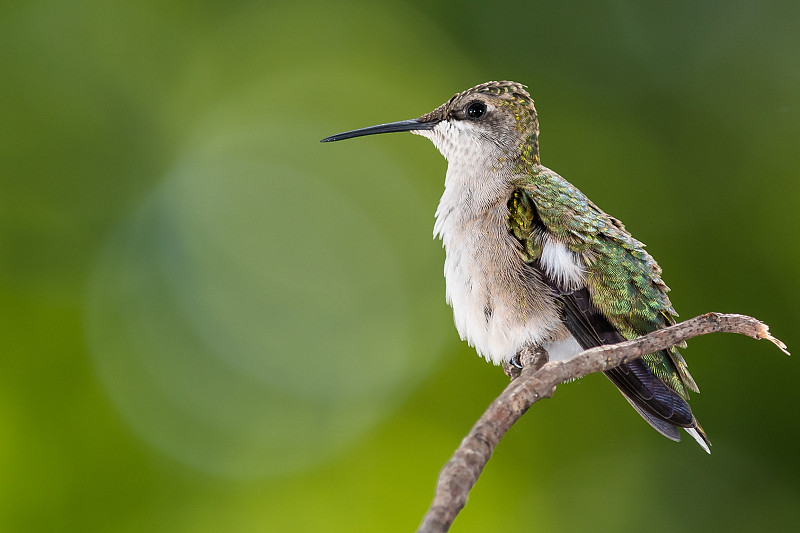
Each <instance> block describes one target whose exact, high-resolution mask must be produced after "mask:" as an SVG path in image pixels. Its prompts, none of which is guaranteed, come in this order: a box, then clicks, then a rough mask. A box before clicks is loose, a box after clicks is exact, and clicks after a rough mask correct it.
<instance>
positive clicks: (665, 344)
mask: <svg viewBox="0 0 800 533" xmlns="http://www.w3.org/2000/svg"><path fill="white" fill-rule="evenodd" d="M718 332H725V333H738V334H740V335H747V336H748V337H752V338H754V339H767V340H768V341H770V342H771V343H773V344H774V345H775V346H777V347H778V348H780V350H781V351H783V352H784V353H785V354H786V355H789V352H788V351H787V350H786V345H785V344H783V343H782V342H781V341H780V340H778V339H776V338H775V337H773V336H772V335H771V334H770V333H769V328H768V327H767V325H766V324H764V323H763V322H760V321H758V320H756V319H755V318H752V317H749V316H746V315H732V314H722V313H708V314H705V315H701V316H698V317H695V318H692V319H690V320H686V321H685V322H681V323H679V324H675V325H674V326H670V327H667V328H664V329H660V330H657V331H654V332H652V333H649V334H647V335H645V336H643V337H639V338H637V339H634V340H631V341H626V342H621V343H618V344H611V345H606V346H599V347H597V348H592V349H590V350H585V351H583V352H581V353H580V354H579V355H577V356H576V357H574V358H572V359H570V360H568V361H555V362H552V363H547V364H544V363H545V362H546V361H547V353H546V352H545V351H544V350H541V349H537V350H525V351H524V352H523V353H521V354H520V361H521V362H522V364H523V369H522V371H521V372H519V371H517V374H518V376H519V377H518V378H517V376H512V380H513V381H512V382H511V383H510V384H509V385H508V386H507V387H506V388H505V390H504V391H503V392H502V393H501V394H500V396H498V397H497V399H496V400H495V401H494V402H492V404H491V405H490V406H489V408H488V409H487V410H486V412H485V413H484V414H483V416H481V418H480V419H479V420H478V422H477V423H476V424H475V425H474V426H473V427H472V429H471V430H470V432H469V434H468V435H467V436H466V437H465V438H464V440H463V441H461V445H460V446H459V447H458V449H457V450H456V452H455V453H454V454H453V457H452V458H451V459H450V460H449V461H448V462H447V464H445V465H444V467H443V468H442V471H441V473H440V474H439V481H438V483H437V485H436V494H435V495H434V498H433V503H432V504H431V507H430V509H428V512H427V513H426V514H425V517H424V518H423V519H422V524H420V526H419V529H418V530H417V533H441V532H445V531H447V530H448V529H450V525H451V524H452V523H453V520H455V518H456V515H457V514H458V513H459V511H461V509H463V508H464V505H465V504H466V503H467V494H468V493H469V491H470V489H471V488H472V487H473V486H474V485H475V483H476V482H477V481H478V476H480V474H481V471H482V470H483V467H484V466H485V465H486V462H487V461H488V460H489V457H490V456H491V455H492V451H494V448H495V447H496V446H497V444H498V442H500V439H501V438H502V437H503V435H504V434H505V433H506V431H508V430H509V428H510V427H511V426H512V425H513V424H514V423H515V422H516V421H517V420H519V419H520V417H521V416H522V415H523V414H525V412H526V411H527V410H528V409H529V408H530V406H531V405H533V404H534V403H536V402H538V401H539V400H541V399H542V398H550V397H551V396H552V395H553V392H555V389H556V386H557V385H558V384H560V383H563V382H565V381H567V380H569V379H574V378H579V377H583V376H585V375H587V374H591V373H592V372H601V371H604V370H608V369H610V368H614V367H615V366H618V365H620V364H622V363H626V362H628V361H631V360H633V359H636V358H638V357H641V356H642V355H645V354H648V353H653V352H657V351H659V350H664V349H666V348H669V347H670V346H675V345H677V344H680V343H682V342H684V341H686V340H687V339H691V338H693V337H698V336H700V335H706V334H708V333H718ZM514 378H517V379H514Z"/></svg>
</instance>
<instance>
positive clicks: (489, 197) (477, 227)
mask: <svg viewBox="0 0 800 533" xmlns="http://www.w3.org/2000/svg"><path fill="white" fill-rule="evenodd" d="M397 131H410V132H411V133H414V134H417V135H422V136H424V137H427V138H428V139H430V140H431V141H432V142H433V144H434V145H435V146H436V148H438V149H439V151H440V152H441V153H442V155H444V157H445V159H447V161H448V167H447V175H446V176H445V181H444V193H443V194H442V198H441V200H440V201H439V207H438V208H437V209H436V223H435V225H434V235H435V236H438V237H440V238H441V239H442V243H443V246H444V248H445V252H446V259H445V263H444V275H445V281H446V286H447V302H448V303H449V304H450V305H451V306H452V307H453V314H454V317H455V325H456V328H457V329H458V332H459V334H460V335H461V338H462V339H466V340H467V341H468V342H469V344H470V345H471V346H474V347H475V349H476V350H477V352H478V354H480V355H482V356H483V357H485V358H486V359H487V360H489V361H492V362H493V363H495V364H501V363H503V362H511V363H513V364H516V365H517V366H519V354H520V352H521V351H522V350H523V349H530V348H533V347H542V348H544V349H545V350H546V351H547V353H548V355H549V359H550V360H551V361H554V360H565V359H570V358H572V357H574V356H575V355H577V354H578V353H579V352H580V351H581V350H582V349H587V348H592V347H594V346H599V345H602V344H613V343H617V342H621V341H624V340H627V339H633V338H635V337H637V336H640V335H644V334H646V333H648V332H651V331H653V330H656V329H659V328H662V327H665V326H668V325H670V324H674V323H675V319H674V317H675V316H677V313H676V312H675V310H674V309H673V308H672V304H671V303H670V301H669V298H668V297H667V294H666V293H667V291H668V290H669V288H668V287H667V286H666V285H665V284H664V282H663V281H662V280H661V268H660V267H659V266H658V264H657V263H656V262H655V260H654V259H653V258H652V257H651V256H650V254H648V253H647V252H645V250H644V244H642V243H641V242H639V241H637V240H636V239H634V238H633V237H632V236H631V235H630V233H628V232H627V230H626V229H625V226H623V225H622V223H621V222H620V221H619V220H617V219H615V218H613V217H611V216H609V215H608V214H606V213H605V212H603V211H602V210H601V209H600V208H599V207H597V206H596V205H595V204H594V203H592V202H591V201H590V200H589V199H588V198H587V197H586V196H585V195H584V194H583V193H582V192H581V191H579V190H578V189H577V188H576V187H575V186H574V185H572V184H571V183H569V182H568V181H567V180H565V179H564V178H562V177H561V176H559V175H558V174H556V173H555V172H553V171H552V170H550V169H549V168H546V167H544V166H542V165H541V163H540V161H539V121H538V117H537V114H536V109H535V108H534V105H533V100H532V99H531V96H530V94H528V92H527V91H526V89H525V86H524V85H521V84H519V83H514V82H510V81H491V82H488V83H482V84H480V85H477V86H475V87H473V88H471V89H468V90H466V91H464V92H462V93H458V94H456V95H455V96H453V97H452V98H451V99H450V100H448V101H447V102H446V103H444V104H442V105H441V106H439V107H437V108H436V109H434V110H433V111H431V112H430V113H426V114H425V115H422V116H421V117H419V118H417V119H412V120H403V121H400V122H392V123H389V124H381V125H378V126H372V127H368V128H362V129H358V130H353V131H348V132H345V133H340V134H338V135H332V136H330V137H327V138H325V139H323V140H322V142H328V141H338V140H342V139H349V138H352V137H360V136H363V135H372V134H376V133H387V132H397ZM605 374H606V376H608V378H609V379H610V380H611V382H612V383H614V385H616V386H617V387H618V388H619V390H620V391H621V392H622V394H623V395H624V396H625V398H626V399H627V400H628V401H629V402H630V404H631V405H632V406H633V408H634V409H636V410H637V411H638V412H639V414H640V415H642V417H643V418H644V419H645V420H646V421H647V422H648V423H649V424H650V425H651V426H653V428H655V429H656V430H657V431H658V432H659V433H661V434H662V435H664V436H665V437H667V438H669V439H672V440H675V441H678V440H680V433H679V432H678V428H684V429H685V430H686V431H687V432H688V433H689V434H690V435H691V436H692V437H694V438H695V440H697V442H698V443H699V444H700V446H702V447H703V449H704V450H706V451H707V452H709V453H710V450H709V445H710V442H709V440H708V438H707V437H706V434H705V432H704V431H703V429H702V428H701V427H700V424H698V423H697V420H696V419H695V417H694V415H693V414H692V410H691V409H690V407H689V404H688V403H687V400H688V398H689V394H688V390H692V391H695V392H699V391H698V389H697V385H696V384H695V382H694V380H693V379H692V377H691V376H690V375H689V371H688V369H687V366H686V362H685V361H684V359H683V357H682V356H681V355H680V353H678V350H677V349H676V348H674V347H673V348H670V349H667V350H662V351H660V352H656V353H651V354H648V355H645V356H644V357H642V358H640V359H637V360H635V361H632V362H629V363H625V364H622V365H619V366H617V367H615V368H613V369H611V370H607V371H606V372H605Z"/></svg>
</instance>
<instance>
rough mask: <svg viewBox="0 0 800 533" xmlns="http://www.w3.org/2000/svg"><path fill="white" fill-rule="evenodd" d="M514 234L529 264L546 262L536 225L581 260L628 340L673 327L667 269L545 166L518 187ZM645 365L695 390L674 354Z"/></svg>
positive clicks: (597, 300) (599, 304) (598, 302)
mask: <svg viewBox="0 0 800 533" xmlns="http://www.w3.org/2000/svg"><path fill="white" fill-rule="evenodd" d="M508 205H509V228H510V230H511V232H512V234H513V235H514V236H515V237H516V238H517V239H518V240H519V241H520V243H521V244H522V248H523V257H524V259H525V260H526V261H529V262H532V261H534V260H536V259H538V258H539V257H540V256H541V248H540V245H539V244H537V242H536V240H537V235H536V232H535V231H534V229H535V225H536V224H537V223H539V224H541V225H543V226H544V227H545V228H546V230H547V231H549V232H550V233H551V234H552V236H553V237H555V238H556V239H557V240H559V241H561V242H563V243H564V244H566V245H567V247H568V248H569V249H570V250H571V251H572V252H575V253H577V254H579V255H580V256H581V257H582V258H583V260H584V264H585V268H586V271H585V280H586V286H587V289H588V291H589V294H590V297H591V300H592V303H593V304H594V306H595V307H596V308H597V309H598V310H599V311H600V312H601V314H602V315H603V316H604V317H605V318H606V319H607V320H608V321H609V323H610V324H611V325H612V326H614V328H615V329H617V331H619V333H620V334H621V335H622V336H623V337H625V338H626V339H633V338H636V337H638V336H640V335H644V334H646V333H649V332H651V331H654V330H656V329H659V328H662V327H665V326H668V325H671V324H674V322H675V320H674V317H675V316H677V313H676V312H675V310H674V309H673V308H672V304H671V303H670V301H669V298H668V297H667V294H666V293H667V291H668V290H669V288H668V287H667V286H666V284H664V282H663V281H662V280H661V268H660V267H659V266H658V264H657V263H656V262H655V260H654V259H653V258H652V257H651V256H650V254H648V253H647V252H645V251H644V245H643V244H642V243H641V242H639V241H637V240H636V239H634V238H633V237H632V236H631V235H630V234H629V233H628V232H627V231H626V230H625V227H624V226H623V225H622V223H620V222H619V221H618V220H616V219H614V218H612V217H610V216H609V215H607V214H606V213H604V212H603V211H602V210H600V208H598V207H597V206H596V205H594V204H593V203H592V202H591V201H589V200H588V199H587V198H586V196H585V195H584V194H583V193H582V192H581V191H580V190H578V189H577V188H576V187H575V186H573V185H572V184H570V183H569V182H567V181H566V180H565V179H563V178H562V177H561V176H559V175H558V174H556V173H554V172H552V171H551V170H549V169H546V168H544V167H541V166H536V167H534V168H533V169H532V172H531V173H530V174H528V175H527V176H525V177H524V178H523V179H521V180H520V181H519V182H518V183H516V190H515V191H514V193H513V194H512V196H511V199H510V200H509V203H508ZM642 360H643V361H644V362H645V364H647V366H648V368H650V370H651V371H652V372H653V373H654V374H655V375H656V376H657V377H659V378H660V379H661V380H662V381H664V382H665V383H666V384H667V385H668V386H669V387H670V388H672V389H673V390H675V391H676V392H677V393H679V394H680V395H681V396H683V397H685V398H686V397H688V393H687V391H686V388H687V387H688V388H689V389H691V390H694V391H696V390H697V385H695V383H694V380H693V379H692V378H691V376H690V375H689V373H688V370H687V369H686V363H685V361H684V360H683V357H681V355H680V353H679V352H678V350H677V349H676V348H674V347H673V348H671V349H669V350H664V351H661V352H657V353H653V354H649V355H646V356H644V357H643V358H642Z"/></svg>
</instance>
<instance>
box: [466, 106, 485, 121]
mask: <svg viewBox="0 0 800 533" xmlns="http://www.w3.org/2000/svg"><path fill="white" fill-rule="evenodd" d="M485 114H486V104H484V103H483V102H472V103H471V104H469V105H468V106H467V118H470V119H472V120H477V119H479V118H481V117H482V116H483V115H485Z"/></svg>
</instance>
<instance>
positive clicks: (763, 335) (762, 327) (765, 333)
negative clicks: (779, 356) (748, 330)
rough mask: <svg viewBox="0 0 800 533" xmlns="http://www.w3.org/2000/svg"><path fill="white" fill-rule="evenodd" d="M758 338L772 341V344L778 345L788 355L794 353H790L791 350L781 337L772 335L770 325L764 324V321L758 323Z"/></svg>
mask: <svg viewBox="0 0 800 533" xmlns="http://www.w3.org/2000/svg"><path fill="white" fill-rule="evenodd" d="M758 338H759V339H766V340H768V341H769V342H771V343H772V344H774V345H775V346H777V347H778V349H779V350H780V351H782V352H783V353H785V354H786V355H792V354H790V353H789V350H788V348H787V347H786V344H785V343H784V342H783V341H782V340H780V339H779V338H777V337H774V336H773V335H772V333H770V332H769V326H768V325H766V324H764V323H763V322H759V323H758Z"/></svg>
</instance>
